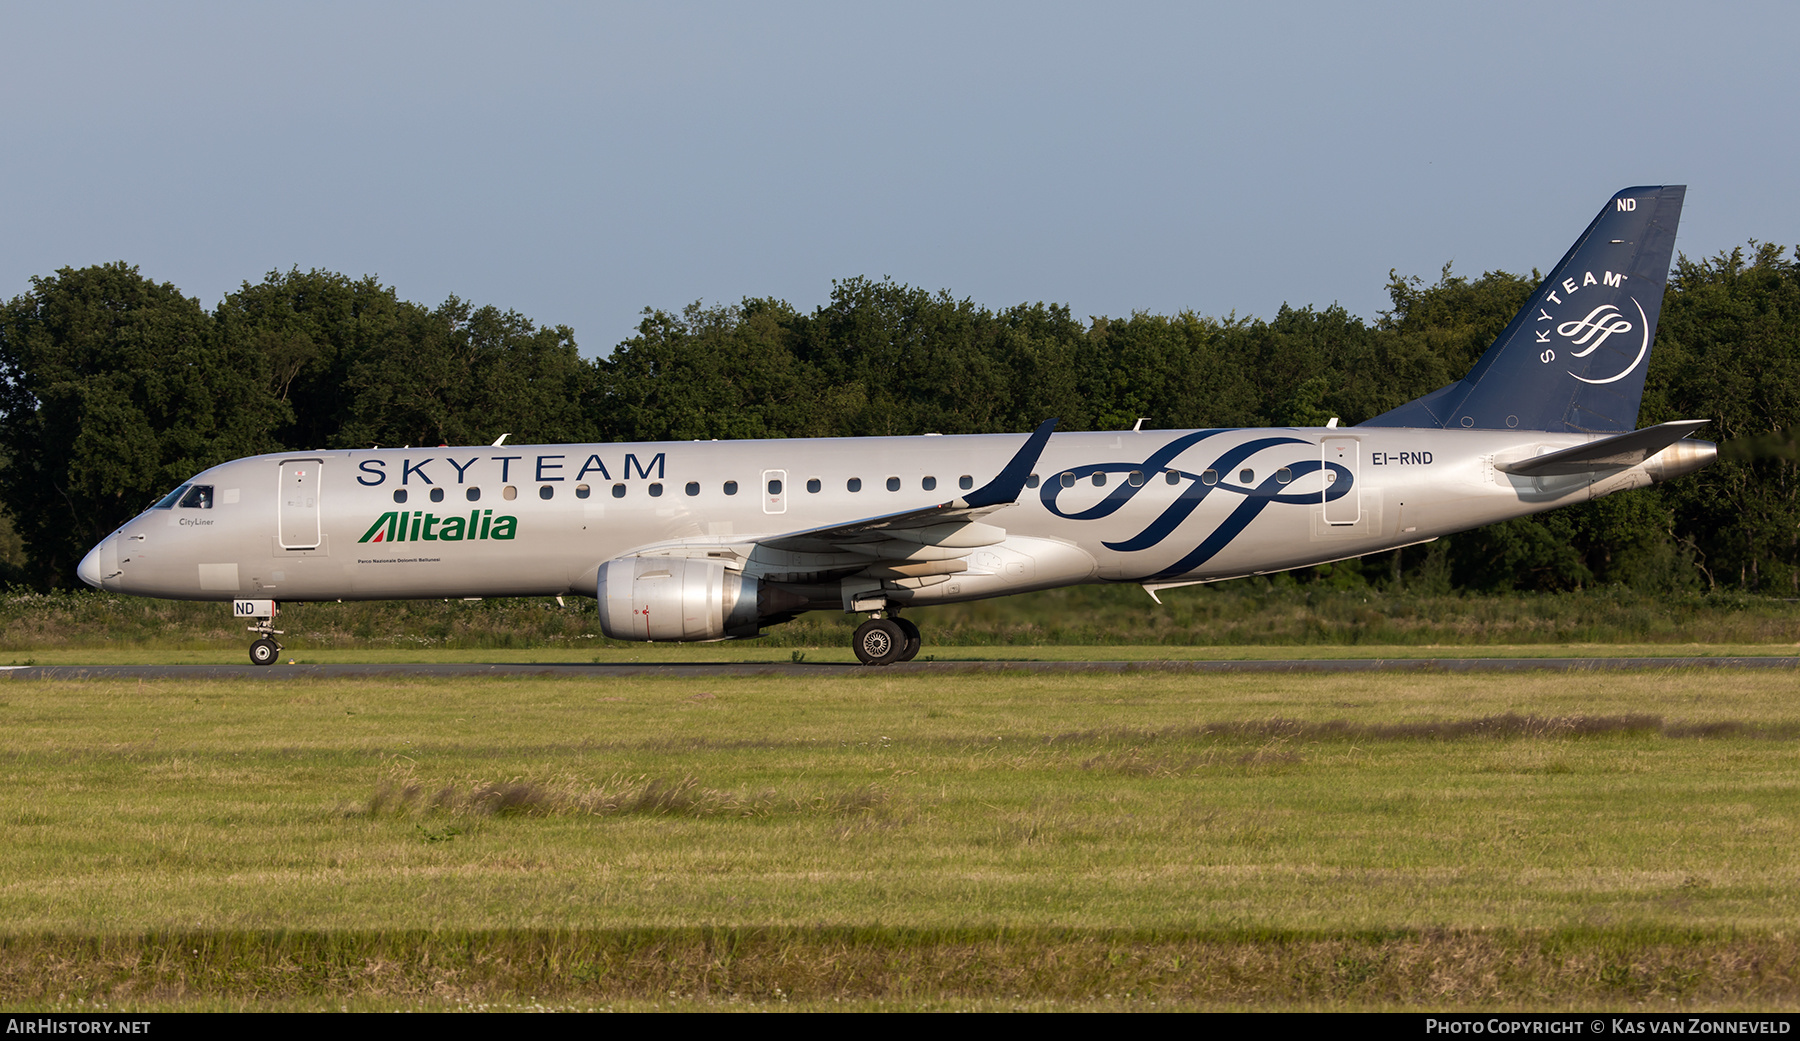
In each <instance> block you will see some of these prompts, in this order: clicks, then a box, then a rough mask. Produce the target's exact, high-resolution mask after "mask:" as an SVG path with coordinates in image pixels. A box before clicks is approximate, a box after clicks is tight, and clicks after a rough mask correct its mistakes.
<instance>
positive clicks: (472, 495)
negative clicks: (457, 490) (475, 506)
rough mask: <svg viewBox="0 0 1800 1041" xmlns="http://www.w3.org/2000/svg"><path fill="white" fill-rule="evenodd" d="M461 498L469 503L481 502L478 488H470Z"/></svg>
mask: <svg viewBox="0 0 1800 1041" xmlns="http://www.w3.org/2000/svg"><path fill="white" fill-rule="evenodd" d="M463 498H465V499H467V500H469V501H470V502H480V501H481V489H480V488H470V489H469V490H468V491H466V492H464V493H463Z"/></svg>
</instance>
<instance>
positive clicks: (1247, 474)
mask: <svg viewBox="0 0 1800 1041" xmlns="http://www.w3.org/2000/svg"><path fill="white" fill-rule="evenodd" d="M1255 480H1256V471H1255V470H1252V469H1250V468H1248V467H1245V468H1244V469H1242V470H1239V471H1238V483H1239V484H1250V483H1252V482H1254V481H1255Z"/></svg>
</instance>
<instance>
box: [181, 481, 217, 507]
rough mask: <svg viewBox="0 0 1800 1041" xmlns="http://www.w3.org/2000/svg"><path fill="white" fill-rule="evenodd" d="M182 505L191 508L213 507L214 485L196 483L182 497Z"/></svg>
mask: <svg viewBox="0 0 1800 1041" xmlns="http://www.w3.org/2000/svg"><path fill="white" fill-rule="evenodd" d="M181 505H182V507H183V508H185V509H189V510H210V509H212V485H210V484H196V485H191V486H189V488H188V493H187V494H186V495H184V496H182V497H181Z"/></svg>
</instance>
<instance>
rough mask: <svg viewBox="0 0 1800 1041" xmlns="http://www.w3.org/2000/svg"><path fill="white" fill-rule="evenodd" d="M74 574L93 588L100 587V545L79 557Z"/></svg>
mask: <svg viewBox="0 0 1800 1041" xmlns="http://www.w3.org/2000/svg"><path fill="white" fill-rule="evenodd" d="M109 537H110V536H109ZM102 545H104V543H102ZM75 575H76V577H78V578H80V579H81V580H82V581H83V582H86V583H87V584H88V585H90V586H93V587H94V588H95V589H99V588H100V546H95V547H94V548H93V549H90V550H88V553H87V556H85V557H82V558H81V563H79V564H77V565H75Z"/></svg>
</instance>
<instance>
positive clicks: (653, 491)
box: [650, 481, 662, 499]
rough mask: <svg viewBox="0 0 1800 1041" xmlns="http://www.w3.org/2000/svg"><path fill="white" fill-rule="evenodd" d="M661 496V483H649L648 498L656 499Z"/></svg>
mask: <svg viewBox="0 0 1800 1041" xmlns="http://www.w3.org/2000/svg"><path fill="white" fill-rule="evenodd" d="M661 497H662V483H661V482H660V481H657V482H652V483H651V485H650V498H652V499H657V498H661Z"/></svg>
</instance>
